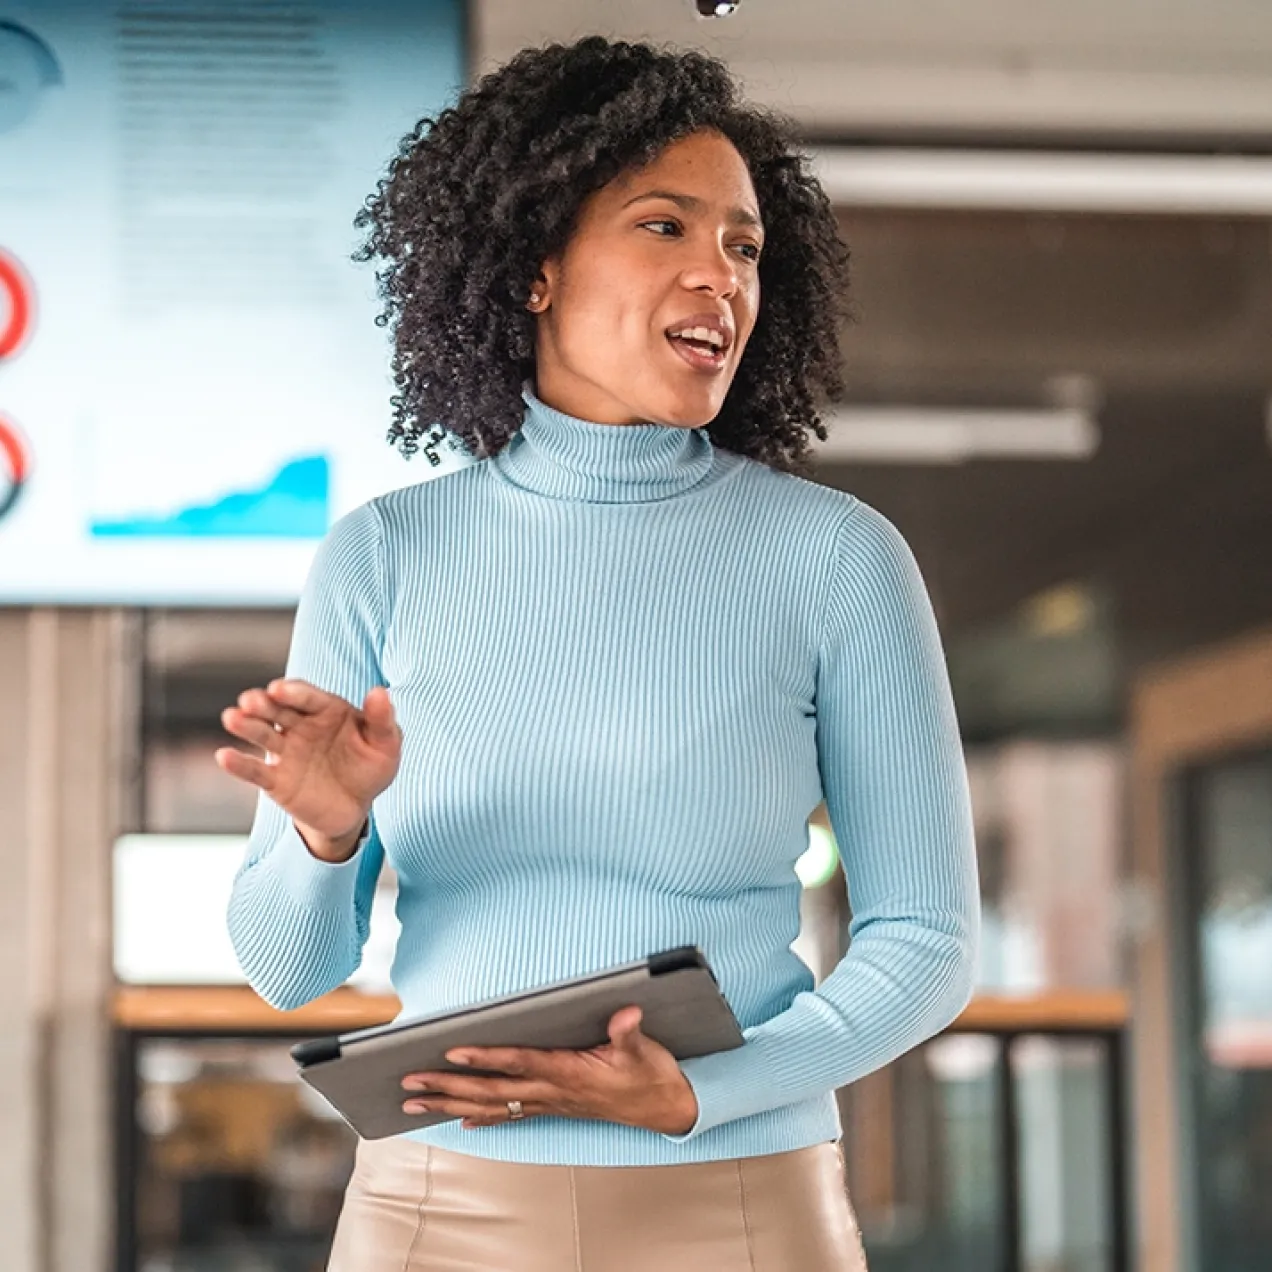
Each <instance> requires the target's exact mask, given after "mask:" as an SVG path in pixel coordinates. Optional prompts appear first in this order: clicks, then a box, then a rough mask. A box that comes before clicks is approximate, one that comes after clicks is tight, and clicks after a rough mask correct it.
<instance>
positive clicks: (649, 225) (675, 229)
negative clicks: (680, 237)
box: [641, 219, 680, 238]
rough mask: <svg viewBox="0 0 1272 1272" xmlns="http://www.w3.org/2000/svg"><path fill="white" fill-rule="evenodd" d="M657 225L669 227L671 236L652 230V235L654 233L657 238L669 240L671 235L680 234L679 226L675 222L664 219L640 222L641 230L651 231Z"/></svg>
mask: <svg viewBox="0 0 1272 1272" xmlns="http://www.w3.org/2000/svg"><path fill="white" fill-rule="evenodd" d="M657 225H664V226H669V227H670V229H671V234H664V233H662V232H661V231H659V230H654V233H655V234H657V235H658V237H659V238H670V237H671V235H672V234H679V233H680V224H679V222H677V221H672V220H665V219H659V220H657V221H642V222H641V229H643V230H652V229H654V227H655V226H657Z"/></svg>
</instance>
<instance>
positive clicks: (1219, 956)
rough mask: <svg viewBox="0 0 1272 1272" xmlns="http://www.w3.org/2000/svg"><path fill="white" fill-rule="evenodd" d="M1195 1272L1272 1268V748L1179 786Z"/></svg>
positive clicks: (1218, 763) (1224, 762)
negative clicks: (1182, 827)
mask: <svg viewBox="0 0 1272 1272" xmlns="http://www.w3.org/2000/svg"><path fill="white" fill-rule="evenodd" d="M1183 780H1184V783H1185V793H1184V795H1185V801H1186V810H1187V816H1186V821H1185V826H1186V835H1185V837H1184V842H1183V845H1182V846H1183V848H1184V852H1183V854H1182V857H1183V860H1182V862H1181V865H1182V867H1183V869H1181V871H1180V878H1181V880H1183V881H1185V883H1186V886H1185V889H1184V905H1185V907H1186V917H1187V928H1186V931H1185V933H1184V941H1185V944H1186V947H1187V958H1188V962H1189V964H1190V969H1189V970H1190V972H1191V976H1190V981H1191V991H1192V992H1191V994H1190V997H1191V1000H1192V1001H1191V1010H1190V1012H1189V1016H1190V1017H1191V1019H1190V1021H1189V1024H1190V1028H1189V1030H1188V1036H1187V1038H1186V1039H1185V1044H1184V1045H1185V1047H1187V1048H1188V1049H1189V1054H1188V1055H1187V1064H1186V1071H1187V1073H1188V1074H1189V1077H1190V1079H1191V1083H1192V1091H1191V1092H1190V1099H1189V1104H1190V1105H1191V1107H1192V1116H1193V1120H1194V1127H1193V1133H1192V1140H1193V1143H1194V1145H1195V1148H1196V1151H1195V1153H1194V1154H1193V1167H1194V1175H1195V1178H1194V1180H1193V1184H1192V1190H1193V1193H1194V1195H1195V1197H1196V1202H1197V1223H1196V1243H1197V1245H1198V1247H1199V1254H1200V1259H1199V1264H1200V1266H1201V1267H1203V1268H1206V1269H1213V1270H1214V1272H1256V1269H1265V1268H1268V1267H1272V1205H1270V1204H1269V1203H1270V1202H1272V745H1269V746H1268V747H1267V748H1265V749H1260V750H1258V751H1256V752H1253V753H1247V754H1244V755H1236V756H1232V757H1229V758H1225V759H1217V760H1212V761H1209V762H1206V763H1203V764H1199V765H1197V766H1196V767H1195V768H1193V769H1192V770H1191V771H1190V772H1189V773H1188V774H1187V775H1186V777H1185V778H1184V779H1183Z"/></svg>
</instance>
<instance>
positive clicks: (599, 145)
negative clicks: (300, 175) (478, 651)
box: [354, 36, 848, 475]
mask: <svg viewBox="0 0 1272 1272" xmlns="http://www.w3.org/2000/svg"><path fill="white" fill-rule="evenodd" d="M702 129H711V130H714V131H716V132H719V133H721V134H723V136H725V137H727V138H728V139H729V141H731V142H732V143H733V145H734V146H735V147H736V148H737V150H738V152H739V153H740V154H741V156H742V158H743V160H744V161H745V163H746V165H747V168H748V170H749V172H750V175H751V180H752V183H753V185H754V187H755V192H756V195H757V196H758V199H759V207H760V214H761V216H762V217H763V219H764V227H765V246H764V252H763V254H762V256H761V258H760V265H759V275H760V291H761V302H760V309H759V313H758V315H757V319H756V325H755V329H754V331H753V332H752V335H751V338H750V341H749V342H748V344H747V347H746V350H745V352H744V354H743V356H742V359H741V361H740V362H739V364H738V369H737V372H736V375H735V377H734V380H733V383H732V385H731V386H730V388H729V392H728V395H727V396H726V398H725V401H724V405H723V407H722V408H721V410H720V413H719V414H718V415H717V416H716V418H715V419H714V420H713V421H712V422H711V423H710V425H709V426H708V433H709V435H710V437H711V439H712V441H713V442H714V443H715V444H716V445H718V446H720V447H722V448H724V449H726V450H729V451H733V452H736V453H737V454H741V455H745V456H748V457H750V458H752V459H755V460H758V461H760V462H762V463H765V464H768V465H769V466H771V467H773V468H777V469H779V470H782V471H787V472H795V473H798V474H801V475H806V474H807V472H808V470H809V460H810V457H811V450H810V448H809V442H808V434H809V432H810V431H811V432H812V433H815V434H816V435H817V436H818V437H819V438H821V439H823V440H824V439H825V437H826V430H825V427H824V425H823V424H822V422H821V420H820V418H819V415H818V404H819V403H820V402H824V401H826V400H829V399H833V398H835V397H836V396H838V395H839V394H840V393H841V392H842V388H843V385H842V371H841V358H840V349H839V331H840V320H841V317H843V316H844V314H845V312H846V311H845V310H844V307H843V298H844V296H845V292H846V287H847V270H848V249H847V248H846V247H845V245H844V244H843V242H842V241H841V240H840V238H839V235H838V231H837V226H836V222H835V216H834V212H833V210H832V208H831V206H830V202H829V200H828V199H827V198H826V195H825V192H824V191H823V190H822V188H821V186H820V185H819V184H818V182H817V181H816V179H815V178H814V177H813V175H812V174H811V172H810V171H809V169H808V165H807V161H806V159H805V158H804V156H803V155H801V154H800V153H799V151H798V149H797V145H796V141H795V132H794V129H793V128H792V126H791V125H790V124H789V123H788V122H787V121H786V120H784V119H783V118H781V117H779V116H776V115H774V114H772V113H771V112H769V111H765V110H761V109H759V108H758V107H755V106H752V105H749V104H746V103H744V102H742V101H741V100H740V95H739V90H738V87H737V85H736V84H735V82H734V81H733V78H732V77H731V75H730V73H729V71H728V69H727V68H726V67H725V65H724V63H722V62H720V61H719V60H717V59H716V58H713V57H709V56H707V55H706V54H703V53H699V52H694V51H687V50H664V49H659V48H655V47H653V46H651V45H648V44H636V43H625V42H616V41H610V40H607V39H604V38H602V37H600V36H590V37H588V38H586V39H582V40H580V41H578V42H577V43H575V44H570V45H561V44H552V45H548V46H546V47H543V48H530V49H524V50H523V51H522V52H520V53H518V54H517V55H516V56H515V57H513V58H512V60H511V61H509V62H508V63H506V64H505V65H504V66H502V67H500V68H499V69H498V70H496V71H493V72H492V73H490V74H488V75H486V76H484V77H483V78H482V79H481V80H480V81H479V82H478V83H477V84H475V85H474V86H473V87H471V88H469V89H468V90H467V91H465V92H464V93H463V94H462V95H461V96H460V98H459V100H458V102H457V103H456V105H455V106H454V107H452V108H449V109H446V110H443V111H442V112H441V113H440V114H439V115H438V117H437V118H436V119H435V120H434V119H429V118H425V119H422V120H421V121H420V122H419V123H418V124H417V125H416V126H415V128H414V129H413V130H412V131H411V132H410V133H408V134H407V136H406V137H404V138H403V140H402V142H401V145H400V146H399V149H398V152H397V154H396V155H395V156H394V157H393V159H392V160H391V162H390V164H389V166H388V170H387V173H386V175H385V176H384V177H383V178H382V180H381V181H380V182H379V184H378V186H377V188H376V191H375V193H374V194H373V195H371V196H370V197H369V198H368V199H367V200H366V202H365V203H364V205H363V207H362V208H361V209H360V210H359V212H358V214H357V217H356V218H355V221H354V224H355V226H356V227H357V228H359V229H364V230H365V231H366V235H365V239H364V241H363V243H362V246H361V247H360V248H359V249H358V251H357V252H356V253H355V254H354V259H355V260H358V261H363V262H366V261H372V260H381V261H383V262H385V263H384V264H383V266H382V267H381V268H380V269H378V271H377V274H376V278H377V282H378V285H379V293H380V296H381V298H382V300H383V302H384V303H383V310H382V312H381V313H380V314H379V316H378V317H377V319H376V321H377V322H378V323H379V324H380V325H381V326H385V327H388V328H389V329H390V331H391V333H392V336H393V350H394V351H393V376H394V381H395V384H396V386H397V392H396V393H395V394H394V396H393V399H392V404H393V413H394V421H393V425H392V427H391V428H390V430H389V439H390V441H392V442H394V443H395V444H396V445H397V446H398V447H399V448H400V449H401V450H402V451H403V452H404V453H405V454H407V455H410V454H413V453H414V452H415V451H416V450H418V449H419V447H420V444H421V441H420V439H421V438H424V439H425V444H426V445H428V444H430V443H434V442H436V441H438V440H439V439H441V438H444V436H445V434H446V433H449V434H451V435H453V436H454V437H456V438H458V439H459V440H460V442H461V443H462V444H463V446H464V447H465V449H466V450H467V451H468V452H469V454H474V455H492V454H495V453H496V452H498V451H499V450H501V449H502V448H503V447H504V446H505V445H506V444H507V443H508V441H509V440H510V438H511V437H512V436H513V435H514V434H515V433H516V431H517V429H518V428H519V427H520V425H521V422H522V418H523V415H524V410H525V408H524V404H523V403H522V401H521V386H522V383H523V382H524V381H525V380H526V379H527V378H528V377H529V376H531V375H532V373H533V369H534V340H535V326H534V324H535V318H534V316H533V315H532V314H531V313H529V312H528V311H527V310H526V309H525V303H526V299H527V296H528V294H529V291H530V285H531V283H532V282H533V281H534V279H535V277H536V276H537V274H538V271H539V269H540V266H541V265H542V263H543V262H544V260H546V259H547V258H549V257H551V256H553V255H555V254H556V253H558V252H560V251H561V250H562V249H563V248H564V246H565V244H566V243H567V241H568V240H569V237H570V235H571V233H572V231H573V228H574V226H575V224H576V220H577V217H578V214H579V210H580V207H581V205H582V204H583V202H584V200H585V199H586V198H587V197H588V196H589V195H590V194H592V193H594V192H595V191H597V190H599V189H600V188H601V187H602V186H604V185H606V184H607V183H608V182H609V181H611V180H612V179H614V178H615V177H617V176H618V175H619V174H621V173H623V172H625V171H627V170H629V169H632V168H638V167H640V166H643V165H644V164H647V163H649V162H651V161H652V160H653V159H655V158H656V157H657V156H658V155H659V153H660V152H661V151H662V150H663V149H665V148H666V147H667V146H668V145H669V144H671V143H672V142H674V141H677V140H679V139H680V138H683V137H686V136H688V135H689V134H691V133H694V132H697V131H699V130H702Z"/></svg>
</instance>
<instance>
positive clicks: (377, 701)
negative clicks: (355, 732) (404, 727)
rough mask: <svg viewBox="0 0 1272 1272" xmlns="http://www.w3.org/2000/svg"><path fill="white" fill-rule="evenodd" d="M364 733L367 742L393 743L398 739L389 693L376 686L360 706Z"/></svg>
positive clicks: (380, 686)
mask: <svg viewBox="0 0 1272 1272" xmlns="http://www.w3.org/2000/svg"><path fill="white" fill-rule="evenodd" d="M362 718H363V726H364V732H365V733H366V737H367V741H368V742H381V743H383V742H395V741H396V740H397V737H398V726H397V717H396V716H395V715H394V714H393V703H392V701H391V700H390V698H389V691H388V690H387V689H385V688H384V687H383V686H382V685H377V686H376V687H375V688H374V689H372V690H371V692H370V693H368V694H367V696H366V700H365V702H363V704H362Z"/></svg>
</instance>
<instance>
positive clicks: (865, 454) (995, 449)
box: [814, 406, 1100, 464]
mask: <svg viewBox="0 0 1272 1272" xmlns="http://www.w3.org/2000/svg"><path fill="white" fill-rule="evenodd" d="M825 422H826V431H827V432H828V433H829V435H830V436H829V439H828V440H827V441H825V442H815V443H814V453H815V455H816V457H817V459H818V460H820V461H821V462H823V463H837V462H852V463H872V464H962V463H966V462H967V461H969V460H973V459H1030V460H1045V459H1051V460H1084V459H1090V458H1091V457H1092V456H1093V455H1094V454H1095V453H1096V451H1097V450H1098V449H1099V446H1100V429H1099V425H1098V424H1097V423H1096V421H1095V419H1094V418H1093V417H1092V416H1091V414H1090V413H1089V412H1087V411H1083V410H1079V409H1077V408H1073V407H1049V408H1041V409H1039V410H1005V409H1001V408H991V407H984V408H980V407H972V408H964V407H958V408H953V407H923V406H847V407H840V408H839V409H838V410H835V411H832V412H829V413H828V414H827V416H826V421H825Z"/></svg>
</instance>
